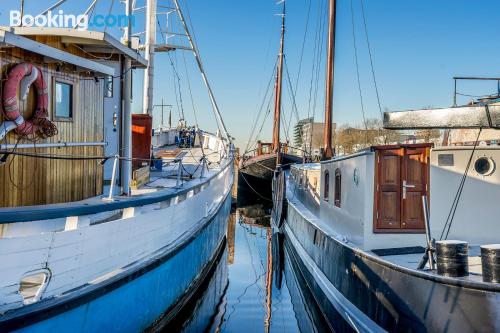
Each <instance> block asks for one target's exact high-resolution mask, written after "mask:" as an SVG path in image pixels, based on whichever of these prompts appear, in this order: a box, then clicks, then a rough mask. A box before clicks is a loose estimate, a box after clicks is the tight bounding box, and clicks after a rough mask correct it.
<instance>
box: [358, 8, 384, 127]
mask: <svg viewBox="0 0 500 333" xmlns="http://www.w3.org/2000/svg"><path fill="white" fill-rule="evenodd" d="M360 1H361V14H362V17H363V26H364V28H365V37H366V45H367V46H368V55H369V57H370V67H371V70H372V77H373V85H374V86H375V93H376V95H377V104H378V109H379V112H380V116H381V117H382V119H384V113H383V112H382V104H381V103H380V94H379V90H378V84H377V78H376V76H375V67H374V66H373V56H372V50H371V45H370V38H369V37H368V25H367V24H366V15H365V2H364V0H360Z"/></svg>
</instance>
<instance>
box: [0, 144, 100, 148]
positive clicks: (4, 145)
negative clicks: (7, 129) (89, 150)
mask: <svg viewBox="0 0 500 333" xmlns="http://www.w3.org/2000/svg"><path fill="white" fill-rule="evenodd" d="M107 145H108V143H107V142H58V143H37V144H34V143H26V144H18V145H16V144H2V145H0V149H35V148H67V147H105V146H107Z"/></svg>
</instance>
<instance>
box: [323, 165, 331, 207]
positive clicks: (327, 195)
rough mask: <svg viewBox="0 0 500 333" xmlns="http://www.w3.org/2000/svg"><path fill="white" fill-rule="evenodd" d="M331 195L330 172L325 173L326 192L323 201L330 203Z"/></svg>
mask: <svg viewBox="0 0 500 333" xmlns="http://www.w3.org/2000/svg"><path fill="white" fill-rule="evenodd" d="M329 195H330V172H329V171H328V170H326V171H325V190H324V192H323V199H324V200H325V201H328V197H329Z"/></svg>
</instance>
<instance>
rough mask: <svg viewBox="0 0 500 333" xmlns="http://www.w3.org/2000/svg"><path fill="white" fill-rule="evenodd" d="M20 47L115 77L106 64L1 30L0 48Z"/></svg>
mask: <svg viewBox="0 0 500 333" xmlns="http://www.w3.org/2000/svg"><path fill="white" fill-rule="evenodd" d="M12 46H14V47H18V48H21V49H23V50H26V51H30V52H33V53H37V54H40V55H42V56H45V57H46V58H48V59H54V60H58V61H62V62H65V63H68V64H72V65H75V66H77V68H81V69H84V70H87V71H92V72H96V73H100V74H105V75H115V74H116V73H115V69H114V68H112V67H110V66H107V65H105V64H102V63H99V62H96V61H93V60H89V59H86V58H82V57H79V56H77V55H74V54H71V53H68V52H65V51H63V50H59V49H57V48H54V47H50V46H47V45H45V44H42V43H39V42H36V41H34V40H31V39H29V38H26V37H23V36H19V35H17V34H15V33H12V32H10V31H7V30H2V29H0V48H1V47H12Z"/></svg>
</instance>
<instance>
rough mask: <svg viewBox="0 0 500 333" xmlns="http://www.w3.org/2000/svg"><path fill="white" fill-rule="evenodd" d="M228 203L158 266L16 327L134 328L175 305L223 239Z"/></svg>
mask: <svg viewBox="0 0 500 333" xmlns="http://www.w3.org/2000/svg"><path fill="white" fill-rule="evenodd" d="M230 209H231V197H230V196H227V197H226V199H225V201H224V203H223V204H222V205H221V207H220V209H219V211H218V212H217V213H216V215H215V216H214V217H213V218H212V220H211V221H210V222H209V223H208V224H207V225H206V226H205V228H204V229H203V230H202V231H201V232H200V233H198V235H197V236H196V237H195V238H194V239H191V241H190V243H189V244H187V245H186V246H185V247H184V248H183V249H182V250H181V251H179V252H178V253H176V254H175V255H174V256H172V257H171V258H169V259H168V260H167V261H165V262H164V263H163V264H161V265H160V266H159V267H156V268H154V269H152V270H150V271H148V272H147V273H145V274H143V275H141V276H139V277H137V278H135V279H133V280H131V281H129V282H128V283H125V284H124V285H122V286H120V287H119V288H117V289H114V290H112V291H110V292H108V293H106V294H104V295H102V296H100V297H98V298H96V299H94V300H92V301H89V302H88V303H85V304H82V305H80V306H78V307H75V308H73V309H71V310H69V311H66V312H64V313H61V314H59V315H56V316H54V317H51V318H50V319H46V320H44V321H40V322H38V323H36V324H33V325H31V326H28V327H24V328H22V329H21V330H20V332H61V331H71V332H96V331H99V332H139V331H143V330H145V329H147V328H148V327H149V326H151V324H153V323H154V321H155V320H156V319H157V318H159V317H160V316H161V315H162V314H163V313H165V312H166V311H168V310H169V309H171V308H172V307H175V304H176V302H177V301H178V300H179V299H180V298H181V297H182V295H183V294H184V293H185V291H186V290H187V289H188V288H189V286H190V285H191V284H192V283H193V282H194V281H195V280H196V279H197V278H198V275H199V273H200V272H201V271H202V270H203V268H204V267H205V266H206V265H207V264H208V263H209V262H210V261H211V259H212V257H213V256H214V255H215V252H216V251H217V248H218V247H219V245H220V244H221V242H222V241H223V240H224V236H225V233H226V230H227V220H228V217H229V214H230Z"/></svg>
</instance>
